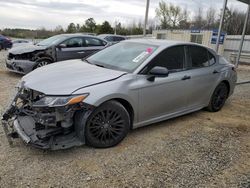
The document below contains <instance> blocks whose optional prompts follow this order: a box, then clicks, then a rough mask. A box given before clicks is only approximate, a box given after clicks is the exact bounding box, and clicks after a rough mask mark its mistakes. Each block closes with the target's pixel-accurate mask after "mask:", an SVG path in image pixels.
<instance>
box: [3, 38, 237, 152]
mask: <svg viewBox="0 0 250 188" xmlns="http://www.w3.org/2000/svg"><path fill="white" fill-rule="evenodd" d="M236 80H237V74H236V71H235V68H234V66H233V65H232V64H230V63H228V62H227V61H226V60H225V59H224V58H223V57H221V56H219V55H217V54H216V53H215V52H214V51H213V50H211V49H209V48H206V47H204V46H201V45H198V44H193V43H184V42H176V41H164V40H149V39H148V40H147V39H137V40H127V41H122V42H120V43H118V44H115V45H113V46H110V47H108V48H106V49H104V50H102V51H100V52H98V53H96V54H94V55H92V56H90V57H89V58H87V59H86V60H69V61H65V62H60V63H56V64H51V65H48V66H45V67H41V68H39V69H36V70H35V71H33V72H31V73H29V74H28V75H26V76H24V77H23V78H22V80H21V82H20V83H19V85H18V92H17V94H16V96H15V98H14V100H13V101H12V103H11V105H10V106H9V108H8V109H7V110H6V112H5V113H4V115H3V125H4V129H5V132H6V135H7V137H8V139H9V141H10V142H12V138H11V137H16V136H17V135H19V136H20V137H21V138H22V139H23V140H24V141H25V142H26V143H29V144H32V145H33V146H36V147H39V148H42V149H53V150H56V149H64V148H69V147H72V146H79V145H82V144H87V145H89V146H93V147H100V148H105V147H111V146H114V145H116V144H118V143H119V142H121V141H122V140H123V139H124V138H125V136H126V135H127V133H128V132H129V130H130V129H134V128H137V127H141V126H145V125H149V124H152V123H156V122H159V121H163V120H166V119H170V118H173V117H177V116H180V115H184V114H187V113H191V112H194V111H197V110H200V109H203V108H205V107H206V108H207V109H208V110H209V111H211V112H216V111H219V110H220V109H221V108H222V107H223V105H224V103H225V102H226V99H227V98H228V97H229V96H230V95H232V93H233V91H234V88H235V83H236ZM12 122H13V123H12Z"/></svg>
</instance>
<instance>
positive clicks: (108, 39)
mask: <svg viewBox="0 0 250 188" xmlns="http://www.w3.org/2000/svg"><path fill="white" fill-rule="evenodd" d="M104 39H105V40H106V41H109V42H113V41H114V39H113V37H111V36H108V37H105V38H104Z"/></svg>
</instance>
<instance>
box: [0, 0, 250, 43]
mask: <svg viewBox="0 0 250 188" xmlns="http://www.w3.org/2000/svg"><path fill="white" fill-rule="evenodd" d="M155 13H156V17H155V19H151V20H149V23H148V28H147V33H152V30H154V29H200V30H211V29H217V28H218V27H219V23H220V12H218V11H216V9H214V8H213V7H210V8H209V9H208V10H207V11H206V12H205V13H203V9H202V8H201V7H200V8H198V10H197V11H196V13H195V15H194V17H192V18H191V17H190V16H189V15H190V12H189V11H188V10H187V8H184V9H183V8H181V7H180V6H177V5H173V4H171V3H166V2H165V1H163V0H162V1H161V2H159V5H158V7H157V8H156V10H155ZM244 19H245V13H244V12H240V11H239V10H237V9H234V8H228V7H227V8H226V13H225V18H224V26H223V31H224V32H226V33H227V34H229V35H239V34H241V32H242V29H243V25H244ZM157 21H158V22H157ZM248 25H250V20H249V23H248ZM0 33H1V34H3V35H6V36H9V37H15V38H39V39H43V38H48V37H50V36H53V35H57V34H63V33H95V34H104V33H105V34H114V33H116V34H119V35H141V34H142V33H143V24H142V22H141V21H139V22H137V23H136V22H133V23H130V24H127V25H126V26H124V25H122V24H121V23H120V22H117V23H116V24H115V26H114V27H112V25H111V24H110V23H109V22H108V21H104V22H103V23H102V24H97V23H96V21H95V20H94V18H88V19H86V20H85V21H84V22H83V23H82V24H79V23H70V24H69V25H68V26H67V28H66V29H64V28H63V27H62V26H60V25H59V26H57V27H56V28H55V29H54V30H47V29H45V28H44V27H43V28H39V29H36V30H30V29H10V28H5V29H3V30H2V31H1V30H0ZM247 34H250V27H248V28H247Z"/></svg>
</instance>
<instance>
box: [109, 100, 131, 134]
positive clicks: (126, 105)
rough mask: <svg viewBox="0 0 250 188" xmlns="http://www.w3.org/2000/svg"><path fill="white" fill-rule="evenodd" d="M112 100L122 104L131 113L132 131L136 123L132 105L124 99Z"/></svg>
mask: <svg viewBox="0 0 250 188" xmlns="http://www.w3.org/2000/svg"><path fill="white" fill-rule="evenodd" d="M111 100H114V101H117V102H119V103H121V105H122V106H124V108H125V109H126V110H127V112H128V113H129V117H130V129H132V128H133V122H134V109H133V107H132V105H131V104H130V103H129V102H128V101H127V100H125V99H122V98H114V99H111Z"/></svg>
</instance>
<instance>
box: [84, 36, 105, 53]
mask: <svg viewBox="0 0 250 188" xmlns="http://www.w3.org/2000/svg"><path fill="white" fill-rule="evenodd" d="M84 43H85V45H86V47H85V49H84V56H85V57H87V56H90V55H92V54H94V53H96V52H98V51H100V50H102V49H103V48H105V46H106V45H107V42H105V41H103V40H100V39H98V38H95V37H84Z"/></svg>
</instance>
